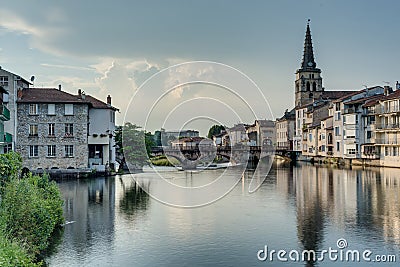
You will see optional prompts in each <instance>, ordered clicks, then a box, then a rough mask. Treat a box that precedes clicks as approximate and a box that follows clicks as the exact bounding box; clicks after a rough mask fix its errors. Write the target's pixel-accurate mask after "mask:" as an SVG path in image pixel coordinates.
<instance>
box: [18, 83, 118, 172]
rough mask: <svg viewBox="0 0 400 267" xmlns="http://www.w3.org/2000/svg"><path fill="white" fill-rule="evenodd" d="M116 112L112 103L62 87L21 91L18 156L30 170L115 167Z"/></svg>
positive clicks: (19, 96)
mask: <svg viewBox="0 0 400 267" xmlns="http://www.w3.org/2000/svg"><path fill="white" fill-rule="evenodd" d="M115 110H116V109H115V108H113V107H112V106H111V100H110V104H109V105H107V104H106V103H103V102H101V101H100V100H97V99H95V98H93V97H91V96H86V95H84V94H82V93H81V92H80V93H79V94H78V95H72V94H69V93H67V92H63V91H62V90H61V87H60V88H59V89H54V88H25V89H22V90H18V99H17V116H18V126H17V136H16V137H17V138H16V140H17V143H16V152H19V153H20V154H21V156H22V158H23V165H24V167H26V168H28V169H30V170H32V171H35V170H51V169H53V170H54V169H60V170H65V169H81V170H82V169H96V170H98V171H105V170H106V167H107V164H108V167H112V165H113V164H114V163H115V147H114V141H113V131H114V130H115V115H114V112H115ZM94 132H96V135H97V136H96V137H95V136H94V135H95V133H94ZM97 148H98V150H97Z"/></svg>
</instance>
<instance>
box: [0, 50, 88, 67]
mask: <svg viewBox="0 0 400 267" xmlns="http://www.w3.org/2000/svg"><path fill="white" fill-rule="evenodd" d="M0 51H1V50H0ZM40 65H41V66H43V67H49V68H61V69H71V70H89V71H93V70H95V69H94V68H89V67H81V66H72V65H61V64H50V63H41V64H40Z"/></svg>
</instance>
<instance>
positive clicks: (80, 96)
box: [78, 89, 82, 98]
mask: <svg viewBox="0 0 400 267" xmlns="http://www.w3.org/2000/svg"><path fill="white" fill-rule="evenodd" d="M78 97H79V98H82V90H81V89H78Z"/></svg>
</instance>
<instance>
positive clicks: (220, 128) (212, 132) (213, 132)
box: [207, 125, 225, 139]
mask: <svg viewBox="0 0 400 267" xmlns="http://www.w3.org/2000/svg"><path fill="white" fill-rule="evenodd" d="M223 130H225V126H223V125H213V126H212V127H211V128H210V130H208V135H207V137H208V138H210V139H212V137H213V136H214V135H217V134H220V133H221V132H222V131H223Z"/></svg>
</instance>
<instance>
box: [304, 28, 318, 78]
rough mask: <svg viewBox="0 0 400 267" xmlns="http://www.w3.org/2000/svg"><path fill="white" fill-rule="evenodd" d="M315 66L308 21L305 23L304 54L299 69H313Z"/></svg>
mask: <svg viewBox="0 0 400 267" xmlns="http://www.w3.org/2000/svg"><path fill="white" fill-rule="evenodd" d="M316 66H317V64H316V63H315V61H314V51H313V46H312V39H311V30H310V20H308V22H307V30H306V38H305V40H304V53H303V61H302V62H301V69H303V70H306V69H315V68H316Z"/></svg>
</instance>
